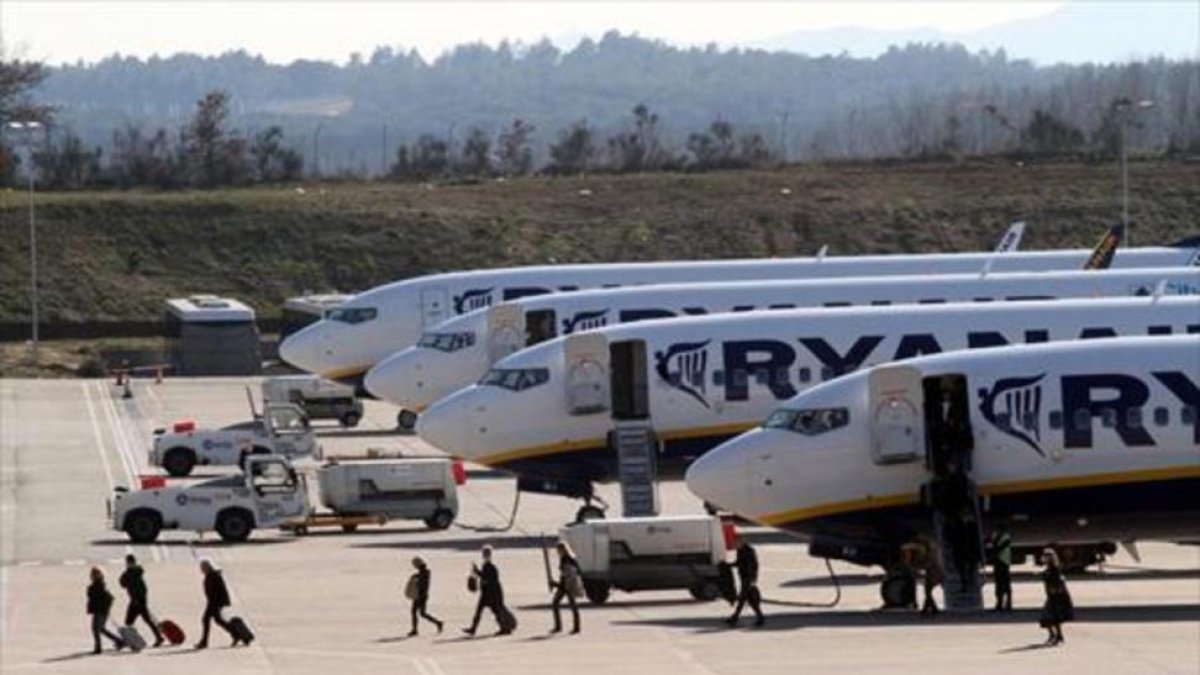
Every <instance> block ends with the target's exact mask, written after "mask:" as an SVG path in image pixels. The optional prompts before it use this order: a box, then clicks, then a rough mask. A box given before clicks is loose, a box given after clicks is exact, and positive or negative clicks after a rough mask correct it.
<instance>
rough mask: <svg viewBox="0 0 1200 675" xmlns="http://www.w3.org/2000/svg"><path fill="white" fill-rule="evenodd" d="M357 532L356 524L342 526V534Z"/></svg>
mask: <svg viewBox="0 0 1200 675" xmlns="http://www.w3.org/2000/svg"><path fill="white" fill-rule="evenodd" d="M357 531H358V523H346V524H345V525H342V532H345V533H346V534H350V533H351V532H357Z"/></svg>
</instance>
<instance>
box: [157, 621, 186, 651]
mask: <svg viewBox="0 0 1200 675" xmlns="http://www.w3.org/2000/svg"><path fill="white" fill-rule="evenodd" d="M158 632H159V633H162V636H163V637H165V638H166V639H167V642H170V643H171V644H172V645H181V644H183V641H184V640H186V639H187V636H185V635H184V633H183V629H182V628H180V627H179V624H177V623H175V622H174V621H171V620H170V619H164V620H162V621H159V622H158Z"/></svg>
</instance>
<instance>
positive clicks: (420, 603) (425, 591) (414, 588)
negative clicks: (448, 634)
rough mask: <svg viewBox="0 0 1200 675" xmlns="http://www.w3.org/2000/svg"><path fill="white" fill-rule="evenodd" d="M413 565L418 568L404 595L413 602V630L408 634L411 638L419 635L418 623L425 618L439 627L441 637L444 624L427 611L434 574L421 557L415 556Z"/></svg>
mask: <svg viewBox="0 0 1200 675" xmlns="http://www.w3.org/2000/svg"><path fill="white" fill-rule="evenodd" d="M412 565H413V567H414V568H416V570H417V571H416V572H414V573H413V575H412V576H410V577H409V578H408V584H407V585H405V587H404V595H405V596H407V597H408V599H409V600H411V601H412V608H411V610H410V611H411V614H412V630H411V631H409V632H408V636H409V637H414V636H416V635H417V622H418V621H419V620H420V619H422V618H424V619H425V620H426V621H428V622H430V623H432V624H433V625H434V626H437V632H438V634H439V635H440V634H441V632H442V625H443V624H442V622H441V621H440V620H438V619H436V618H434V617H433V616H431V615H430V614H429V612H428V610H427V609H426V606H427V605H428V604H429V584H430V582H431V581H432V574H431V573H430V571H429V565H426V564H425V560H424V559H423V558H422V557H421V556H419V555H418V556H413V559H412Z"/></svg>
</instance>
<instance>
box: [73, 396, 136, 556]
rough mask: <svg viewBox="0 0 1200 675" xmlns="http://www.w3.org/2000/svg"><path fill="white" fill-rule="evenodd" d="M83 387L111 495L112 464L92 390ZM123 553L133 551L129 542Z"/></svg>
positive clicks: (113, 486) (112, 482)
mask: <svg viewBox="0 0 1200 675" xmlns="http://www.w3.org/2000/svg"><path fill="white" fill-rule="evenodd" d="M80 385H81V386H82V387H83V401H84V403H86V404H87V411H88V419H89V420H91V423H92V435H93V436H94V437H95V439H96V452H98V453H99V454H100V462H101V463H102V464H103V465H104V476H105V478H107V479H108V493H109V495H111V494H112V493H113V491H114V490H115V489H116V487H117V483H116V481H115V480H114V478H113V471H112V464H111V463H109V461H108V451H107V450H106V449H105V444H104V434H102V433H100V423H99V421H97V419H96V409H95V407H94V406H93V405H92V390H91V387H89V386H88V385H89V383H88V382H86V381H85V382H81V383H80ZM125 553H126V554H131V553H133V547H132V546H130V545H129V544H126V545H125Z"/></svg>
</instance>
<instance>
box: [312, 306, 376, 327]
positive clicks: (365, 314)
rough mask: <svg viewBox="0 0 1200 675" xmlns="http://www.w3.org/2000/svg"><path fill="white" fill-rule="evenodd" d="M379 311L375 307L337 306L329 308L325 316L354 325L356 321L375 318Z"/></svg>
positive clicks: (362, 321) (361, 321)
mask: <svg viewBox="0 0 1200 675" xmlns="http://www.w3.org/2000/svg"><path fill="white" fill-rule="evenodd" d="M378 314H379V312H378V311H377V310H376V309H375V308H374V307H335V308H333V309H331V310H329V313H328V314H326V315H325V318H327V319H329V320H330V321H340V322H342V323H348V324H350V325H354V324H356V323H366V322H368V321H370V320H372V319H374V318H375V317H376V316H377V315H378Z"/></svg>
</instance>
